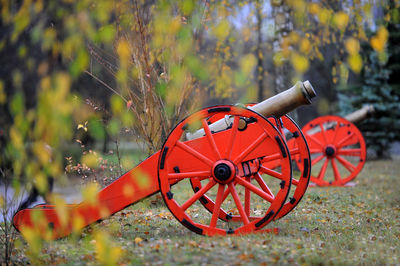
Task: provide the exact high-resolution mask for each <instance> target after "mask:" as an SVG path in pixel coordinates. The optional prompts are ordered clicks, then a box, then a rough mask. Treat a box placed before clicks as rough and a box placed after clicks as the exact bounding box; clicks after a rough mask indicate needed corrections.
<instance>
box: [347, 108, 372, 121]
mask: <svg viewBox="0 0 400 266" xmlns="http://www.w3.org/2000/svg"><path fill="white" fill-rule="evenodd" d="M374 112H375V108H374V106H373V105H365V106H364V107H363V108H361V109H359V110H357V111H355V112H353V113H351V114H348V115H346V116H345V117H344V118H345V119H347V120H348V121H350V122H352V123H353V124H357V123H359V122H361V121H363V120H364V119H366V118H368V117H369V116H371V115H372V114H373V113H374Z"/></svg>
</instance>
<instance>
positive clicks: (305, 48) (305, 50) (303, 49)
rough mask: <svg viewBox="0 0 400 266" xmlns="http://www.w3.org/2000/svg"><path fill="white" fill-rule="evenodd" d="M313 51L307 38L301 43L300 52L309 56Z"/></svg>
mask: <svg viewBox="0 0 400 266" xmlns="http://www.w3.org/2000/svg"><path fill="white" fill-rule="evenodd" d="M310 51H311V43H310V41H309V40H308V39H307V38H303V39H302V40H301V42H300V52H302V53H304V54H308V53H309V52H310Z"/></svg>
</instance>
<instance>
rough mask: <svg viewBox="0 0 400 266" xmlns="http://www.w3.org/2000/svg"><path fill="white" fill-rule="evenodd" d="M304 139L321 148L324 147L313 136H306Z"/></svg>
mask: <svg viewBox="0 0 400 266" xmlns="http://www.w3.org/2000/svg"><path fill="white" fill-rule="evenodd" d="M306 138H308V139H309V140H311V141H312V142H314V143H315V144H317V145H318V146H320V147H321V148H323V147H324V144H322V143H321V142H320V141H319V140H318V139H317V138H316V137H315V136H313V135H307V136H306Z"/></svg>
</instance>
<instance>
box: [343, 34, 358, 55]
mask: <svg viewBox="0 0 400 266" xmlns="http://www.w3.org/2000/svg"><path fill="white" fill-rule="evenodd" d="M345 46H346V50H347V52H348V53H349V54H351V55H352V54H356V53H358V51H360V43H359V42H358V40H357V39H356V38H353V37H350V38H348V39H347V40H346V42H345Z"/></svg>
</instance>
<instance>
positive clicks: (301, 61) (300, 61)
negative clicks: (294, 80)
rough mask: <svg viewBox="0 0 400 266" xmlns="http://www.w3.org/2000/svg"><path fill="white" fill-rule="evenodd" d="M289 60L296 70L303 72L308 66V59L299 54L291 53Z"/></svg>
mask: <svg viewBox="0 0 400 266" xmlns="http://www.w3.org/2000/svg"><path fill="white" fill-rule="evenodd" d="M291 62H292V65H293V67H294V69H295V70H296V71H297V72H300V73H304V72H305V71H307V69H308V67H309V62H308V59H307V58H306V57H304V56H302V55H300V54H297V53H293V54H292V57H291Z"/></svg>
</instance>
